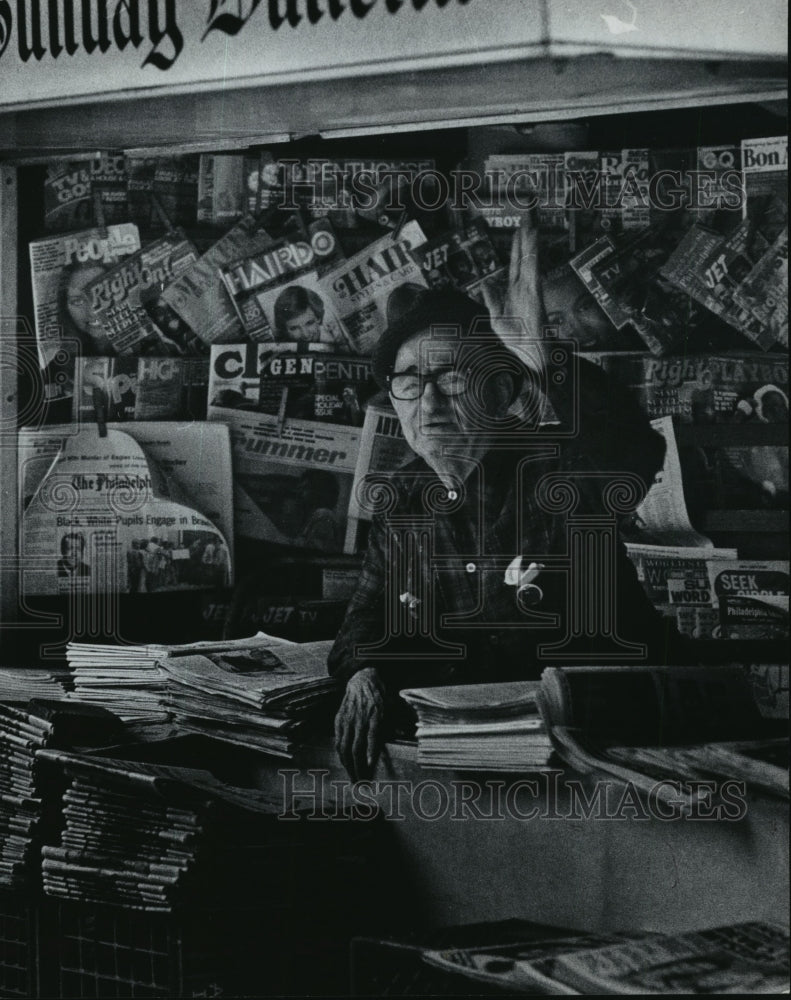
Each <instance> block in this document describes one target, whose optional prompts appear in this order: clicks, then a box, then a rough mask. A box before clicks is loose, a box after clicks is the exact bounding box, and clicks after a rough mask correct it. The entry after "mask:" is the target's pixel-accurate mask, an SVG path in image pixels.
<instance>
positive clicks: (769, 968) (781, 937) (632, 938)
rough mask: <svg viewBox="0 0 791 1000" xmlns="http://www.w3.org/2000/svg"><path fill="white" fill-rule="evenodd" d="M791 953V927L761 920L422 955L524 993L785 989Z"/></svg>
mask: <svg viewBox="0 0 791 1000" xmlns="http://www.w3.org/2000/svg"><path fill="white" fill-rule="evenodd" d="M788 956H789V938H788V930H787V929H786V928H781V927H777V926H774V925H772V924H766V923H759V922H750V923H739V924H729V925H727V926H724V927H714V928H712V929H710V930H701V931H687V932H685V933H681V934H656V933H653V934H639V933H635V934H615V935H594V934H583V933H580V932H578V931H567V932H565V933H563V932H561V931H557V932H554V933H552V934H547V935H545V936H544V937H543V938H541V937H536V938H533V939H531V940H529V941H526V942H524V943H520V944H510V943H509V944H501V945H492V946H489V947H485V948H466V949H446V950H430V951H425V952H424V953H423V959H424V961H426V962H428V963H429V964H430V965H433V966H436V967H438V968H440V969H444V970H446V971H448V972H454V973H456V974H458V975H462V976H466V977H468V978H470V979H471V980H473V981H475V982H478V983H482V984H486V985H487V986H489V987H495V988H499V989H505V990H512V991H513V992H514V993H519V994H521V995H522V996H524V995H526V994H528V993H529V994H533V993H535V994H537V995H538V994H541V995H545V994H550V995H554V994H558V995H568V994H572V995H576V994H578V993H583V994H589V995H596V996H601V995H602V994H607V995H609V994H625V995H628V996H634V995H635V994H683V995H687V996H689V995H695V996H698V995H715V996H717V995H720V996H721V995H723V994H731V993H751V994H757V993H761V994H763V993H784V992H788ZM471 992H472V991H471Z"/></svg>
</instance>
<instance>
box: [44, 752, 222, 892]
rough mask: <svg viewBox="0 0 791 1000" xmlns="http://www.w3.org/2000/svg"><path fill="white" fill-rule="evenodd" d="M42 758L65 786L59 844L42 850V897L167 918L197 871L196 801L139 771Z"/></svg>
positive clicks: (199, 830)
mask: <svg viewBox="0 0 791 1000" xmlns="http://www.w3.org/2000/svg"><path fill="white" fill-rule="evenodd" d="M42 756H43V757H44V759H45V760H48V761H51V762H53V763H55V764H58V765H60V766H61V767H62V769H63V770H64V772H65V775H66V777H67V779H68V787H67V788H66V790H65V792H64V793H63V818H64V827H63V831H62V833H61V836H60V844H59V845H57V846H54V845H47V846H45V847H44V848H43V850H42V864H41V869H42V879H43V886H44V891H45V892H46V893H47V894H48V895H51V896H57V897H60V898H65V899H81V900H84V901H88V902H95V903H112V904H114V905H119V904H122V905H124V906H126V907H132V908H134V909H146V910H162V911H169V910H171V909H172V908H173V907H174V906H175V905H176V904H177V903H178V901H179V900H180V899H181V898H182V894H183V893H184V891H185V885H187V884H188V882H189V879H190V877H191V876H192V874H193V871H194V869H195V865H196V863H197V854H198V848H199V845H200V843H201V840H202V837H203V834H204V832H205V826H206V808H205V804H204V803H203V801H202V797H201V796H200V795H198V794H196V795H190V794H182V795H176V794H174V793H173V791H172V789H171V787H170V785H171V784H175V783H163V782H161V781H158V780H157V779H156V777H155V776H153V775H152V774H150V773H146V765H144V764H143V765H140V764H129V763H128V762H126V761H110V760H96V761H94V760H91V759H90V758H86V757H79V756H77V755H72V754H68V753H64V752H63V751H57V750H55V751H45V752H44V754H43V755H42ZM163 784H165V785H166V787H165V788H163ZM185 791H186V792H189V790H185Z"/></svg>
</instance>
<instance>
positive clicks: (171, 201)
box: [126, 154, 199, 233]
mask: <svg viewBox="0 0 791 1000" xmlns="http://www.w3.org/2000/svg"><path fill="white" fill-rule="evenodd" d="M198 166H199V158H198V157H197V156H195V155H193V154H189V155H186V156H141V157H138V156H130V157H127V161H126V170H127V177H128V181H127V187H128V192H129V212H130V215H131V217H132V218H133V219H134V220H135V222H137V223H138V224H139V225H140V227H141V229H143V230H144V231H145V232H146V233H161V232H162V231H163V230H165V231H167V230H168V229H169V228H170V227H171V226H176V227H179V226H185V227H191V226H194V225H195V218H196V205H197V201H198ZM166 220H167V221H166Z"/></svg>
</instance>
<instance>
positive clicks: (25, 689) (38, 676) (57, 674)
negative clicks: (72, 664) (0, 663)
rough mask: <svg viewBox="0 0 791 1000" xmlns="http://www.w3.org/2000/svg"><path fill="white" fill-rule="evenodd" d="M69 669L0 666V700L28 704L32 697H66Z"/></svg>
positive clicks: (54, 699)
mask: <svg viewBox="0 0 791 1000" xmlns="http://www.w3.org/2000/svg"><path fill="white" fill-rule="evenodd" d="M68 678H69V672H68V670H65V669H63V668H59V667H52V668H51V669H49V670H43V669H39V668H37V667H0V701H3V702H18V703H20V704H26V703H27V702H28V701H30V699H31V698H49V699H51V700H53V701H56V700H58V699H59V698H64V697H65V695H66V686H67V682H68Z"/></svg>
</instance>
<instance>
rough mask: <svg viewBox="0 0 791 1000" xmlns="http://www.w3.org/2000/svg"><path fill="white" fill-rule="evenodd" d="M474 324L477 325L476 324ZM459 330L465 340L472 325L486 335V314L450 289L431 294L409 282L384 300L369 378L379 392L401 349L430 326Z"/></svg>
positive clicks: (384, 384) (477, 304) (471, 301)
mask: <svg viewBox="0 0 791 1000" xmlns="http://www.w3.org/2000/svg"><path fill="white" fill-rule="evenodd" d="M476 321H477V322H476ZM438 324H442V325H443V326H458V327H460V331H461V336H462V337H466V336H467V335H468V334H469V333H470V330H471V328H472V327H473V324H474V329H475V332H476V333H478V332H484V331H486V332H489V331H490V329H491V328H490V326H489V313H488V311H487V310H486V307H485V306H482V305H481V304H480V303H478V302H474V301H473V300H472V299H471V298H468V296H466V295H464V294H463V293H462V292H457V291H454V290H453V289H443V290H434V289H431V288H424V287H423V286H422V285H417V284H415V283H413V282H409V283H407V284H405V285H400V286H399V287H398V288H396V289H394V290H393V291H392V292H391V293H390V296H389V298H388V300H387V329H386V330H385V331H384V333H383V334H382V336H381V337H380V338H379V341H378V343H377V344H376V346H375V347H374V350H373V357H372V361H373V374H374V378H375V379H376V381H377V382H378V383H379V385H380V386H381V387H382V388H383V389H386V388H387V377H388V375H391V374H392V372H393V366H394V365H395V359H396V355H397V354H398V349H399V348H400V347H401V345H402V344H403V343H404V342H405V341H407V340H409V338H410V337H412V336H413V335H414V334H416V333H419V332H420V331H421V330H428V329H430V328H431V327H432V326H435V325H438Z"/></svg>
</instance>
